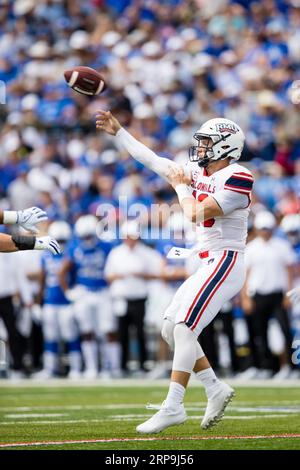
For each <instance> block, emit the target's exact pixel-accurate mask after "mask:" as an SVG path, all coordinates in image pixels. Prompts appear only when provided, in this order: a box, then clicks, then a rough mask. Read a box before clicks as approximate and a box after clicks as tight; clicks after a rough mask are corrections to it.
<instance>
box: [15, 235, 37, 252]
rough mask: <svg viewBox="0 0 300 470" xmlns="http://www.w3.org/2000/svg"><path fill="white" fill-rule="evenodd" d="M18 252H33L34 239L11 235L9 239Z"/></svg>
mask: <svg viewBox="0 0 300 470" xmlns="http://www.w3.org/2000/svg"><path fill="white" fill-rule="evenodd" d="M11 239H12V241H13V242H14V244H15V246H16V248H18V250H20V251H21V250H33V249H34V248H35V241H36V237H25V236H24V235H13V236H12V237H11Z"/></svg>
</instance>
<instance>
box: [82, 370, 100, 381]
mask: <svg viewBox="0 0 300 470" xmlns="http://www.w3.org/2000/svg"><path fill="white" fill-rule="evenodd" d="M82 376H83V378H84V379H96V378H97V377H98V371H97V369H86V370H85V371H84V372H83V374H82Z"/></svg>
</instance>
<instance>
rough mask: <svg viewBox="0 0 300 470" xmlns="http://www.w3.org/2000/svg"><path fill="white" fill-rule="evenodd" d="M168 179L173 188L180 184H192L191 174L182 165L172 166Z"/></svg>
mask: <svg viewBox="0 0 300 470" xmlns="http://www.w3.org/2000/svg"><path fill="white" fill-rule="evenodd" d="M168 180H169V182H170V184H171V185H172V186H173V188H176V186H178V185H179V184H187V185H190V184H191V174H188V175H187V174H186V173H185V171H184V169H183V168H182V167H180V168H170V172H169V174H168Z"/></svg>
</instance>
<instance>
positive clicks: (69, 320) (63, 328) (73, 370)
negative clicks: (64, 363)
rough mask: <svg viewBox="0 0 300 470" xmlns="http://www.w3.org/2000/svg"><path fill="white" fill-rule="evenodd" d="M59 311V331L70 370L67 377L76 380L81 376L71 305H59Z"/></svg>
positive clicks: (77, 332) (78, 344) (79, 356)
mask: <svg viewBox="0 0 300 470" xmlns="http://www.w3.org/2000/svg"><path fill="white" fill-rule="evenodd" d="M58 309H59V316H58V322H59V329H60V332H61V337H62V339H63V340H64V341H65V342H66V346H67V351H68V361H69V366H70V370H69V373H68V377H69V378H71V379H77V378H79V377H80V376H81V351H80V340H79V330H78V326H77V324H76V321H75V317H74V309H73V306H72V305H61V306H59V307H58Z"/></svg>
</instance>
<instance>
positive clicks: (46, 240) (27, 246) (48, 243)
mask: <svg viewBox="0 0 300 470" xmlns="http://www.w3.org/2000/svg"><path fill="white" fill-rule="evenodd" d="M47 219H48V217H47V214H46V212H45V211H43V210H42V209H39V208H38V207H30V208H29V209H25V210H21V211H6V210H5V211H2V210H1V211H0V224H4V225H11V224H15V225H18V226H19V227H21V228H23V229H24V230H28V231H29V232H32V233H38V229H37V228H36V225H37V224H38V223H39V222H44V221H45V220H47ZM20 250H50V251H51V252H52V253H53V254H54V255H57V254H59V253H60V248H59V244H58V243H57V241H56V240H55V239H53V238H52V237H50V236H45V237H36V236H33V235H32V236H23V235H12V236H11V235H7V234H5V233H0V251H1V252H3V253H5V252H6V253H8V252H14V251H20Z"/></svg>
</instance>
